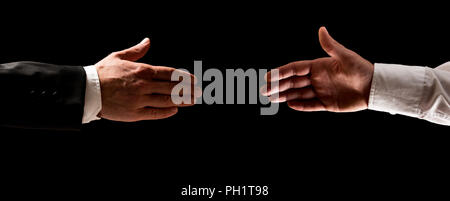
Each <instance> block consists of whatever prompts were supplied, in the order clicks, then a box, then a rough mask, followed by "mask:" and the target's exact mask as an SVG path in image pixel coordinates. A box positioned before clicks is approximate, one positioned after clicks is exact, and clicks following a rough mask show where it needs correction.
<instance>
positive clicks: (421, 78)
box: [369, 62, 450, 125]
mask: <svg viewBox="0 0 450 201" xmlns="http://www.w3.org/2000/svg"><path fill="white" fill-rule="evenodd" d="M369 109H371V110H376V111H384V112H389V113H391V114H402V115H407V116H411V117H416V118H421V119H425V120H428V121H431V122H434V123H437V124H443V125H450V62H448V63H445V64H443V65H441V66H439V67H437V68H435V69H432V68H428V67H420V66H405V65H396V64H379V63H377V64H375V70H374V74H373V78H372V86H371V90H370V97H369Z"/></svg>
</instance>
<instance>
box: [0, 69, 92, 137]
mask: <svg viewBox="0 0 450 201" xmlns="http://www.w3.org/2000/svg"><path fill="white" fill-rule="evenodd" d="M85 87H86V73H85V72H84V70H83V68H82V67H77V66H61V65H52V64H43V63H37V62H15V63H8V64H0V91H1V92H2V98H1V99H0V110H1V115H0V124H1V125H4V126H13V127H26V128H43V129H49V128H50V129H64V130H65V129H69V130H71V129H75V130H76V129H79V128H80V127H81V120H82V116H83V107H84V97H85Z"/></svg>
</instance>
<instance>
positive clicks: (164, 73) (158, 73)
mask: <svg viewBox="0 0 450 201" xmlns="http://www.w3.org/2000/svg"><path fill="white" fill-rule="evenodd" d="M153 69H154V70H155V74H154V76H153V79H158V80H171V81H183V82H193V83H197V78H196V77H195V76H194V75H193V74H191V73H189V72H186V71H183V70H178V69H175V68H171V67H166V66H153ZM174 73H176V74H175V75H176V76H175V78H177V79H176V80H172V75H173V74H174ZM180 77H181V78H183V79H184V78H187V79H188V80H183V79H178V78H180Z"/></svg>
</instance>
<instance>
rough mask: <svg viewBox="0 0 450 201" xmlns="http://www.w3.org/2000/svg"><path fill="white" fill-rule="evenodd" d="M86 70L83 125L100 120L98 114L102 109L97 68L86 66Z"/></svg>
mask: <svg viewBox="0 0 450 201" xmlns="http://www.w3.org/2000/svg"><path fill="white" fill-rule="evenodd" d="M84 70H85V71H86V92H85V93H86V94H85V97H84V112H83V120H82V123H83V124H85V123H89V122H91V121H94V120H98V119H100V118H99V117H97V114H98V113H99V112H100V110H101V109H102V94H101V88H100V80H99V78H98V73H97V69H96V68H95V66H86V67H84Z"/></svg>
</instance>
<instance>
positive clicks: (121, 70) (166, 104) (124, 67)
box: [95, 38, 195, 122]
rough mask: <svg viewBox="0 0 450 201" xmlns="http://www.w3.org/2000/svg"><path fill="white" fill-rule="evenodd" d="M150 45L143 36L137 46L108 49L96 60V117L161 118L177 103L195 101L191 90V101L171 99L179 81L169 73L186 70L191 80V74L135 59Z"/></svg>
mask: <svg viewBox="0 0 450 201" xmlns="http://www.w3.org/2000/svg"><path fill="white" fill-rule="evenodd" d="M149 48H150V40H149V39H148V38H145V39H144V40H143V41H142V42H141V43H139V44H137V45H136V46H134V47H131V48H129V49H126V50H122V51H119V52H114V53H111V54H110V55H109V56H107V57H106V58H104V59H103V60H101V61H100V62H98V63H97V64H95V67H96V69H97V72H98V76H99V79H100V86H101V96H102V110H101V111H100V113H99V115H98V116H99V117H102V118H105V119H110V120H115V121H126V122H131V121H140V120H150V119H162V118H167V117H170V116H172V115H174V114H176V113H177V111H178V107H179V106H189V105H193V104H194V101H193V100H194V99H195V97H194V93H191V97H192V99H191V100H192V101H191V103H190V104H183V105H175V104H174V103H173V102H172V100H171V93H172V88H173V87H174V86H175V85H177V84H178V83H179V82H173V81H171V75H172V73H173V72H174V71H177V72H178V73H180V74H188V75H187V76H190V78H191V81H192V82H193V81H194V76H193V75H192V74H189V73H187V72H184V71H180V70H176V69H174V68H169V67H163V66H152V65H148V64H144V63H137V62H135V61H137V60H138V59H140V58H142V57H143V56H144V55H145V54H146V53H147V51H148V49H149ZM185 84H192V83H185ZM192 89H193V87H192ZM187 93H189V92H187Z"/></svg>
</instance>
